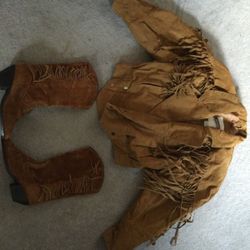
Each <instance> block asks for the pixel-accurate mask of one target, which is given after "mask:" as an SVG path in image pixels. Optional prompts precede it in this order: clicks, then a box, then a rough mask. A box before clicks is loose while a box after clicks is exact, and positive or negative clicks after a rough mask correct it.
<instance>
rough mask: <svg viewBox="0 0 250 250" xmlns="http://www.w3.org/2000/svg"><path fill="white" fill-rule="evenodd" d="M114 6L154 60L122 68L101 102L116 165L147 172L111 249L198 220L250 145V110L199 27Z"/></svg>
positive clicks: (146, 7)
mask: <svg viewBox="0 0 250 250" xmlns="http://www.w3.org/2000/svg"><path fill="white" fill-rule="evenodd" d="M113 8H114V10H115V12H116V13H117V14H118V15H120V16H121V17H122V18H123V19H124V21H125V22H126V23H127V24H128V26H129V28H130V30H131V31H132V33H133V35H134V36H135V38H136V39H137V41H138V42H139V43H140V44H141V45H142V46H143V47H144V48H145V49H146V50H147V51H148V52H149V53H150V54H151V55H152V56H153V58H154V59H153V61H151V62H146V63H143V64H140V65H128V64H118V65H117V66H116V68H115V71H114V75H113V77H112V79H111V80H110V81H109V82H108V83H107V85H106V86H105V87H104V88H103V90H102V91H101V92H100V94H99V96H98V100H97V104H98V111H99V114H100V121H101V124H102V126H103V128H104V129H105V131H106V132H107V134H108V136H109V138H110V139H111V141H112V143H113V148H114V158H115V162H116V163H117V164H120V165H123V166H129V167H140V168H144V176H145V182H144V190H143V191H142V193H141V194H140V196H139V197H138V200H137V201H136V202H135V203H134V204H133V205H132V206H131V207H130V208H129V209H128V211H127V212H126V214H125V215H124V217H123V218H122V220H121V221H120V222H119V223H118V224H117V225H116V226H114V227H112V228H110V229H108V230H107V231H106V232H105V234H104V237H105V241H106V244H107V248H108V249H109V250H130V249H134V248H135V247H136V246H138V245H139V244H141V243H142V242H144V241H147V240H151V241H153V242H154V241H155V240H156V239H157V238H158V237H159V236H161V235H162V234H163V233H164V232H166V231H167V230H168V229H169V228H170V227H171V226H172V225H173V224H175V223H176V222H178V221H179V222H180V223H181V222H184V223H186V222H188V221H189V220H188V215H189V214H190V213H192V212H193V211H194V210H195V209H196V208H198V207H200V206H201V205H203V204H204V203H206V202H207V201H209V200H210V199H211V198H212V197H213V195H214V194H215V193H216V192H217V191H218V189H219V187H220V185H221V183H222V181H223V179H224V177H225V175H226V172H227V168H228V165H229V163H230V161H231V158H232V153H233V149H234V147H235V146H236V145H237V144H238V143H240V142H241V141H242V140H244V139H245V138H246V110H245V108H244V107H243V106H242V105H241V103H240V101H239V98H238V96H237V94H236V91H235V87H234V85H233V82H232V78H231V76H230V73H229V71H228V69H227V68H226V67H225V66H224V65H223V64H222V63H220V62H219V61H218V60H217V59H216V58H214V57H213V55H212V53H211V51H210V50H209V48H208V45H207V41H206V40H205V39H203V37H202V34H201V32H200V31H199V30H196V29H193V28H191V27H189V26H188V25H186V24H184V23H183V22H182V21H181V20H180V19H179V18H178V17H176V16H175V15H174V14H173V13H171V12H169V11H167V10H161V9H159V8H157V7H154V6H152V5H150V4H148V3H146V2H144V1H141V0H115V1H114V4H113ZM178 225H179V227H180V226H181V225H180V224H178ZM176 240H177V235H175V237H174V238H173V239H172V244H175V243H176Z"/></svg>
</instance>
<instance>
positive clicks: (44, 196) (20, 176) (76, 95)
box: [2, 63, 104, 204]
mask: <svg viewBox="0 0 250 250" xmlns="http://www.w3.org/2000/svg"><path fill="white" fill-rule="evenodd" d="M97 89H98V85H97V78H96V75H95V72H94V71H93V69H92V67H91V65H90V64H88V63H74V64H55V65H53V64H51V65H28V64H18V65H16V67H15V76H14V80H13V83H12V85H11V88H10V89H9V92H8V94H7V96H6V97H5V99H4V102H3V124H4V136H3V138H2V143H3V152H4V158H5V162H6V164H7V167H8V170H9V171H10V173H11V174H12V175H13V177H14V178H15V180H16V181H17V182H18V183H19V184H21V186H22V188H23V189H24V191H25V194H26V196H27V199H28V202H29V204H36V203H41V202H45V201H49V200H52V199H57V198H62V197H67V196H70V195H75V194H90V193H96V192H98V191H99V190H100V188H101V186H102V182H103V178H104V169H103V163H102V160H101V159H100V157H99V156H98V154H97V153H96V152H95V151H94V150H93V149H92V148H89V147H87V148H82V149H79V150H75V151H73V152H68V153H65V154H63V155H59V156H57V157H54V158H52V159H49V160H46V161H42V162H38V161H35V160H33V159H32V158H31V157H29V156H27V155H25V154H24V153H23V152H22V151H21V150H19V149H18V148H17V147H16V146H15V145H14V144H13V143H12V142H11V133H12V130H13V128H14V126H15V123H16V122H17V120H18V119H20V117H21V116H23V115H24V114H25V113H27V112H30V111H31V110H32V109H33V108H35V107H40V106H69V107H73V108H83V109H87V108H89V107H90V106H91V105H92V104H93V102H94V101H95V98H96V95H97Z"/></svg>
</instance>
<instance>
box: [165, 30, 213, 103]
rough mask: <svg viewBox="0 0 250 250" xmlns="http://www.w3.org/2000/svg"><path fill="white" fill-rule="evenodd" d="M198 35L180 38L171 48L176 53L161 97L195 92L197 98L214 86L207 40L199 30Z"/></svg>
mask: <svg viewBox="0 0 250 250" xmlns="http://www.w3.org/2000/svg"><path fill="white" fill-rule="evenodd" d="M197 32H198V37H199V38H197V37H186V38H183V39H181V40H180V41H179V42H178V44H177V46H173V47H172V48H171V49H172V51H173V52H174V53H175V54H176V55H177V59H176V60H175V61H174V62H173V64H174V70H173V71H172V72H171V73H170V74H169V79H170V80H169V81H168V82H166V83H165V85H164V90H163V94H162V97H163V98H164V99H166V98H168V97H170V96H172V95H190V94H195V95H196V96H197V98H199V97H200V96H202V95H203V94H204V93H205V92H206V91H207V90H209V89H212V88H213V87H214V74H213V66H212V64H211V62H210V59H209V51H208V48H207V40H205V39H203V37H202V33H201V31H200V30H198V31H197Z"/></svg>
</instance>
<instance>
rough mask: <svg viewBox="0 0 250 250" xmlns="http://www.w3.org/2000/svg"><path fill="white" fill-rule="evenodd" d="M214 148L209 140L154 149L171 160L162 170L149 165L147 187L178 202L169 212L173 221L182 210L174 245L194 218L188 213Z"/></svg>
mask: <svg viewBox="0 0 250 250" xmlns="http://www.w3.org/2000/svg"><path fill="white" fill-rule="evenodd" d="M210 152H212V148H211V142H210V141H209V140H208V141H207V142H206V143H205V144H204V145H203V146H201V147H197V148H194V147H190V146H178V147H177V146H176V147H169V146H166V145H159V146H158V148H155V149H151V153H152V154H153V156H154V157H158V158H162V159H166V163H167V164H166V167H165V168H163V169H161V170H152V169H146V170H145V171H144V189H146V190H149V191H151V192H155V193H158V194H161V195H162V196H163V197H166V198H168V199H171V200H172V201H174V202H175V203H176V204H177V206H176V208H175V209H174V210H173V211H172V213H171V214H170V216H169V222H171V220H172V217H173V215H174V214H175V213H176V212H177V210H178V211H179V213H180V215H179V218H180V220H179V223H178V225H177V228H176V233H175V236H174V237H173V238H172V240H171V244H172V245H175V244H176V243H177V238H178V232H179V229H180V228H181V227H182V226H184V225H185V224H186V223H187V222H190V219H189V218H188V219H187V215H188V214H190V213H191V212H192V210H193V201H194V199H195V194H196V192H197V189H198V186H199V183H200V180H201V179H202V176H203V175H204V173H205V171H206V170H207V164H206V162H207V158H208V157H209V155H210ZM183 213H184V215H183ZM180 225H181V226H180ZM168 229H169V228H166V229H164V230H163V232H161V233H160V234H157V235H156V236H155V237H154V238H153V239H152V240H151V242H152V243H154V242H155V241H156V240H157V239H158V238H159V237H161V236H162V235H164V234H165V232H166V231H167V230H168Z"/></svg>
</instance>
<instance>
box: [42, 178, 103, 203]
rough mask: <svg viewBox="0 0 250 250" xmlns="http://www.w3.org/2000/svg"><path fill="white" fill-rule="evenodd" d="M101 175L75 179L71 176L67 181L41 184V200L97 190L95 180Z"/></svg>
mask: <svg viewBox="0 0 250 250" xmlns="http://www.w3.org/2000/svg"><path fill="white" fill-rule="evenodd" d="M100 178H101V177H95V178H90V177H88V176H83V177H81V178H77V179H73V180H72V178H71V176H69V180H67V181H59V182H57V183H51V184H46V185H40V188H41V195H40V198H39V201H40V202H41V201H49V200H53V199H57V198H60V197H64V196H69V195H73V194H87V193H94V192H95V185H94V182H95V181H96V180H97V179H100Z"/></svg>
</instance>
